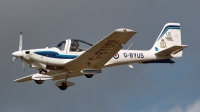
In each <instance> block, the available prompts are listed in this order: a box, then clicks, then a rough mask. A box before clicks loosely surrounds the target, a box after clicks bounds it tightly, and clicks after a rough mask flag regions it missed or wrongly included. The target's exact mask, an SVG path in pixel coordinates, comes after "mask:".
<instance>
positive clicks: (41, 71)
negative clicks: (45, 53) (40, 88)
mask: <svg viewBox="0 0 200 112" xmlns="http://www.w3.org/2000/svg"><path fill="white" fill-rule="evenodd" d="M43 73H47V70H45V69H39V74H43ZM34 81H35V83H36V84H42V83H43V82H44V80H34Z"/></svg>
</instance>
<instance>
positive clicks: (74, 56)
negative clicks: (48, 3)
mask: <svg viewBox="0 0 200 112" xmlns="http://www.w3.org/2000/svg"><path fill="white" fill-rule="evenodd" d="M135 34H136V32H135V31H134V30H131V29H126V28H120V29H116V30H115V31H114V32H112V33H111V34H109V35H108V36H106V37H105V38H103V39H102V40H100V41H99V42H97V43H96V44H94V45H92V44H90V43H88V42H85V41H83V40H78V39H67V40H64V41H62V42H59V43H58V44H55V45H54V46H52V47H50V48H49V47H46V48H42V49H30V50H22V33H21V34H20V41H19V51H16V52H13V53H12V56H13V61H14V60H15V59H16V58H21V60H22V63H23V61H24V62H26V63H27V64H29V65H30V67H31V68H35V69H38V70H39V73H35V74H32V75H29V76H25V77H22V78H19V79H16V80H14V81H15V82H29V81H35V82H36V83H37V84H42V83H43V82H44V81H45V80H53V81H55V80H59V81H58V82H56V83H55V85H56V86H57V87H58V88H60V89H61V90H65V89H67V87H70V86H73V85H75V84H74V83H73V82H69V81H67V79H68V78H72V77H77V76H83V75H85V76H86V77H87V78H91V77H92V76H93V75H94V74H98V73H101V72H102V68H105V67H112V66H117V65H125V64H126V65H128V66H129V67H130V68H133V66H132V65H131V63H140V64H146V63H170V64H172V63H175V62H174V61H172V60H171V58H178V57H182V50H183V49H184V48H186V47H188V45H182V44H181V30H180V24H179V23H167V24H166V25H165V26H164V27H163V29H162V31H161V33H160V35H159V36H158V38H157V40H156V42H155V44H154V45H153V47H152V48H151V49H150V50H146V51H145V50H129V49H127V50H121V49H122V44H126V42H127V41H128V40H129V39H130V38H131V37H132V36H134V35H135ZM22 65H23V64H22ZM23 69H24V65H23Z"/></svg>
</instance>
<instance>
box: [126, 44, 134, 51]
mask: <svg viewBox="0 0 200 112" xmlns="http://www.w3.org/2000/svg"><path fill="white" fill-rule="evenodd" d="M132 45H133V43H132V44H131V45H130V46H129V47H128V49H127V52H128V50H129V48H130V47H131V46H132Z"/></svg>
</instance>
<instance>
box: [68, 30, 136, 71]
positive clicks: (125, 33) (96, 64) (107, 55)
mask: <svg viewBox="0 0 200 112" xmlns="http://www.w3.org/2000/svg"><path fill="white" fill-rule="evenodd" d="M135 34H136V32H135V31H133V30H130V29H117V30H115V31H114V32H112V33H111V34H109V35H108V36H106V37H105V38H103V39H102V40H101V41H99V42H97V43H96V44H95V45H94V46H92V47H91V48H90V49H88V50H87V51H85V52H84V53H83V54H82V55H80V56H79V57H77V58H76V59H74V60H72V61H70V62H66V66H65V69H66V70H81V69H84V68H102V67H103V66H104V65H105V63H107V62H108V61H109V60H110V59H111V58H112V57H113V56H114V55H115V54H116V53H117V52H118V51H119V50H120V49H122V45H121V44H126V42H127V41H128V40H129V39H130V38H131V37H132V36H133V35H135Z"/></svg>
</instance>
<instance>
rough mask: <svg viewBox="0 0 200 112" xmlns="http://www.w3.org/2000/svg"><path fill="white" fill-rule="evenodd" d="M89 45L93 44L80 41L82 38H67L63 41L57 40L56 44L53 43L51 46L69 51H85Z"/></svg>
mask: <svg viewBox="0 0 200 112" xmlns="http://www.w3.org/2000/svg"><path fill="white" fill-rule="evenodd" d="M66 43H67V44H66ZM69 44H70V45H69ZM91 46H93V45H92V44H90V43H88V42H85V41H82V40H78V39H68V40H65V41H61V42H59V43H58V44H55V45H54V46H52V47H56V48H58V49H60V50H61V51H65V50H67V51H70V52H81V51H86V50H87V49H89V48H90V47H91Z"/></svg>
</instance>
